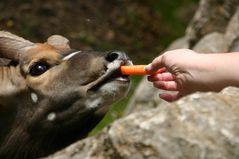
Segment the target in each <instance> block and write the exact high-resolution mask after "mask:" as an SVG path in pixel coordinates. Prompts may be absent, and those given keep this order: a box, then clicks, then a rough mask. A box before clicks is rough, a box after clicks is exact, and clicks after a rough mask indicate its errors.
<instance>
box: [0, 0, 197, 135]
mask: <svg viewBox="0 0 239 159" xmlns="http://www.w3.org/2000/svg"><path fill="white" fill-rule="evenodd" d="M198 1H199V0H147V1H145V0H137V1H136V0H129V1H127V0H110V1H109V0H108V1H107V0H87V1H82V0H1V1H0V10H1V14H0V29H1V30H7V31H10V32H13V33H15V34H17V35H20V36H22V37H24V38H26V39H29V40H31V41H34V42H44V41H45V40H46V38H47V37H49V36H50V35H52V34H61V35H64V36H66V37H67V38H69V40H70V41H71V46H72V48H76V49H82V50H83V49H93V50H100V51H109V50H121V51H124V52H126V53H127V54H128V55H129V56H130V58H131V59H132V61H133V62H134V63H135V64H147V63H148V62H150V61H151V60H152V59H153V58H154V57H156V56H157V55H159V53H160V52H162V51H163V50H164V49H165V48H166V47H167V46H168V45H169V44H170V43H171V42H172V41H173V40H175V39H177V38H178V37H180V36H182V35H183V34H184V31H185V28H186V26H187V24H188V23H189V21H190V20H191V18H192V16H193V15H194V12H195V10H196V9H197V6H198ZM141 78H142V76H133V77H131V79H132V88H131V90H130V93H129V95H128V96H127V97H126V98H124V99H123V100H121V101H120V102H118V103H116V104H114V106H113V107H112V108H111V110H110V111H109V113H108V114H107V115H106V116H105V118H104V119H103V121H102V122H101V123H100V124H99V125H98V126H97V127H96V128H95V130H94V131H93V132H92V134H95V133H97V132H98V131H99V130H101V129H102V128H103V127H104V126H106V125H108V124H109V123H111V122H112V121H114V120H115V119H117V118H119V117H121V116H122V115H123V111H124V109H125V107H126V106H127V103H128V101H129V99H130V97H131V95H132V93H133V91H134V89H135V88H136V87H137V84H138V83H139V81H140V80H141Z"/></svg>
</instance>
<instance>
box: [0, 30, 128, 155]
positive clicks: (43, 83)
mask: <svg viewBox="0 0 239 159" xmlns="http://www.w3.org/2000/svg"><path fill="white" fill-rule="evenodd" d="M122 65H132V62H131V61H130V59H129V57H128V56H127V55H126V54H125V53H123V52H120V51H110V52H98V51H82V50H75V49H72V48H71V47H70V45H69V40H68V39H66V38H65V37H63V36H60V35H53V36H50V37H49V38H48V39H47V42H45V43H34V42H31V41H28V40H26V39H24V38H22V37H19V36H17V35H14V34H12V33H9V32H5V31H0V118H1V119H0V123H1V124H0V158H14V159H18V158H19V159H30V158H39V157H44V156H47V155H49V154H52V153H54V152H55V151H57V150H60V149H62V148H64V147H66V146H67V145H70V144H71V143H73V142H75V141H77V140H80V139H82V138H85V137H86V136H87V135H88V133H89V132H90V131H91V130H92V129H93V128H94V127H95V126H96V124H97V123H99V121H100V120H101V119H102V118H103V117H104V115H105V114H106V112H107V110H108V109H109V107H110V105H112V103H114V102H116V101H118V100H120V99H121V98H123V97H124V96H125V95H126V94H127V92H128V89H129V86H130V79H129V77H128V76H124V75H121V74H120V72H119V67H120V66H122Z"/></svg>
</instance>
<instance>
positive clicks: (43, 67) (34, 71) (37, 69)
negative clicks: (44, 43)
mask: <svg viewBox="0 0 239 159" xmlns="http://www.w3.org/2000/svg"><path fill="white" fill-rule="evenodd" d="M49 68H50V65H49V64H47V63H45V62H40V63H36V64H34V65H33V66H32V67H31V69H30V75H32V76H39V75H41V74H43V73H44V72H46V71H47V70H48V69H49Z"/></svg>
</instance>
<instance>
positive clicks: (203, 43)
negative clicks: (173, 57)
mask: <svg viewBox="0 0 239 159" xmlns="http://www.w3.org/2000/svg"><path fill="white" fill-rule="evenodd" d="M228 49H229V44H228V43H227V41H226V40H225V38H224V34H221V33H217V32H214V33H211V34H207V35H206V36H205V37H203V38H202V39H201V40H200V41H199V42H198V43H197V44H196V45H195V47H194V48H193V50H194V51H196V52H199V53H222V52H227V51H228Z"/></svg>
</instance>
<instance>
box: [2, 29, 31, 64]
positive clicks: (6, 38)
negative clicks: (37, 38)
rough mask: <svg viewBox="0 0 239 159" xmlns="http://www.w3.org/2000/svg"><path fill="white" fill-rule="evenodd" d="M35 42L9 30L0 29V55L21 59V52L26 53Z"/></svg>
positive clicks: (11, 58)
mask: <svg viewBox="0 0 239 159" xmlns="http://www.w3.org/2000/svg"><path fill="white" fill-rule="evenodd" d="M34 45H35V44H34V43H32V42H30V41H28V40H25V39H23V38H21V37H19V36H17V35H14V34H11V33H9V32H5V31H0V57H2V58H7V59H10V60H15V61H18V60H19V54H20V53H24V52H25V51H26V50H27V49H28V48H29V47H32V46H34Z"/></svg>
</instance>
